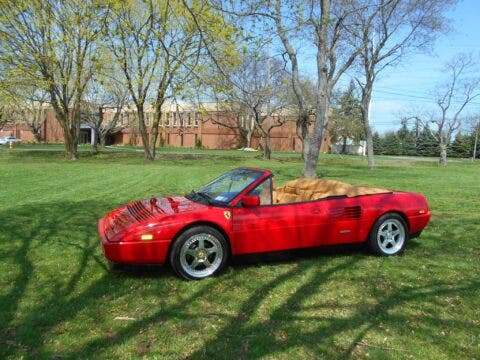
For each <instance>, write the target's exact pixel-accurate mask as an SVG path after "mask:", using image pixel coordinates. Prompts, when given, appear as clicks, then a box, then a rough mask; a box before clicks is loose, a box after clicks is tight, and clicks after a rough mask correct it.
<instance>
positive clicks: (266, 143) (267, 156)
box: [263, 130, 272, 160]
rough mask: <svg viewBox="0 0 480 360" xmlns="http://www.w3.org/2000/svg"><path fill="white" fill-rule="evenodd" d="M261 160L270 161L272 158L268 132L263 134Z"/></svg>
mask: <svg viewBox="0 0 480 360" xmlns="http://www.w3.org/2000/svg"><path fill="white" fill-rule="evenodd" d="M263 158H264V159H265V160H270V159H271V158H272V148H271V146H270V130H267V131H266V132H265V137H264V146H263Z"/></svg>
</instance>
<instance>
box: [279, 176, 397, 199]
mask: <svg viewBox="0 0 480 360" xmlns="http://www.w3.org/2000/svg"><path fill="white" fill-rule="evenodd" d="M389 192H391V191H390V190H386V189H380V188H372V187H368V186H359V185H350V184H347V183H344V182H341V181H336V180H324V179H307V178H301V179H295V180H291V181H289V182H287V183H286V184H285V185H282V186H277V187H274V189H273V194H272V195H273V199H272V200H273V203H274V204H286V203H292V202H302V201H311V200H318V199H324V198H327V197H330V196H347V197H354V196H359V195H370V194H382V193H389Z"/></svg>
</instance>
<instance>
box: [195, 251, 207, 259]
mask: <svg viewBox="0 0 480 360" xmlns="http://www.w3.org/2000/svg"><path fill="white" fill-rule="evenodd" d="M197 256H198V258H199V259H200V260H204V259H205V258H206V254H205V251H199V252H198V254H197Z"/></svg>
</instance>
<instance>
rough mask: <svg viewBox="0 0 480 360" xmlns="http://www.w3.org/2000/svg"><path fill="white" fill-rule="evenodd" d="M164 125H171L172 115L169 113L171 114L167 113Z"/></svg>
mask: <svg viewBox="0 0 480 360" xmlns="http://www.w3.org/2000/svg"><path fill="white" fill-rule="evenodd" d="M164 123H165V126H168V125H170V113H169V112H167V113H165V121H164Z"/></svg>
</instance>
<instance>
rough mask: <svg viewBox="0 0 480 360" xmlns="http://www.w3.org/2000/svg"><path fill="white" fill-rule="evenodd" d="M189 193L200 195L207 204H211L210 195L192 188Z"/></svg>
mask: <svg viewBox="0 0 480 360" xmlns="http://www.w3.org/2000/svg"><path fill="white" fill-rule="evenodd" d="M191 194H193V195H196V196H197V197H200V198H201V199H203V200H205V201H206V202H207V204H208V205H211V204H212V202H213V201H212V198H210V196H208V195H207V194H205V193H203V192H200V191H195V190H192V192H191Z"/></svg>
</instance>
